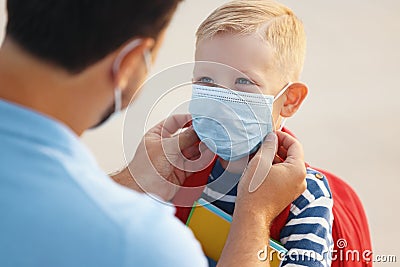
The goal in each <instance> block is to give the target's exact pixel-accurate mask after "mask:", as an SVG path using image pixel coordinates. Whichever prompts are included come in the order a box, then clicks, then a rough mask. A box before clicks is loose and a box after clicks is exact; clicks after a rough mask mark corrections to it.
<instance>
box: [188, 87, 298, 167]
mask: <svg viewBox="0 0 400 267" xmlns="http://www.w3.org/2000/svg"><path fill="white" fill-rule="evenodd" d="M291 84H292V83H288V84H287V85H286V86H285V87H284V88H283V89H282V90H281V91H280V92H279V94H278V95H277V96H276V97H274V96H273V95H263V94H254V93H247V92H240V91H233V90H229V89H225V88H219V87H209V86H204V85H198V84H193V86H192V99H191V101H190V104H189V112H190V113H191V115H192V120H193V121H192V124H193V128H194V130H195V131H196V133H197V135H198V137H199V138H200V140H201V141H202V142H203V143H205V145H207V147H208V148H209V149H210V150H211V151H212V152H214V153H215V154H217V155H218V156H219V157H221V158H222V159H224V160H228V161H235V160H238V159H241V158H243V157H246V156H248V155H250V154H251V153H253V152H255V151H256V150H257V149H258V147H259V146H260V145H261V143H262V142H263V140H264V138H265V137H266V136H267V135H268V133H270V132H272V131H273V130H274V129H273V119H272V108H273V103H274V101H275V100H276V99H277V98H279V97H280V96H281V95H282V94H283V93H284V92H285V91H286V89H287V88H288V87H289V86H290V85H291Z"/></svg>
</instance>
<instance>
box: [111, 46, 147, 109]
mask: <svg viewBox="0 0 400 267" xmlns="http://www.w3.org/2000/svg"><path fill="white" fill-rule="evenodd" d="M141 42H142V39H136V40H134V41H132V42H130V43H129V44H128V45H126V46H125V47H124V48H123V49H122V51H121V52H120V53H119V54H118V56H117V58H116V59H115V61H114V64H113V68H112V71H113V76H114V78H115V76H116V75H117V73H118V70H119V68H120V66H121V63H122V60H124V58H125V57H126V56H127V55H128V53H129V52H130V51H132V50H133V49H135V48H136V47H137V46H138V45H140V43H141ZM147 60H148V59H146V56H145V62H146V67H147V64H148V62H147ZM121 109H122V89H121V87H119V86H116V87H115V88H114V113H118V112H120V111H121Z"/></svg>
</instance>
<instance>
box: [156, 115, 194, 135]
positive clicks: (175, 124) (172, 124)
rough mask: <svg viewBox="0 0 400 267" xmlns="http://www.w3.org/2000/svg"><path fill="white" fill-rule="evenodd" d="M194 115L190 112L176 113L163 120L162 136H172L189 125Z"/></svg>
mask: <svg viewBox="0 0 400 267" xmlns="http://www.w3.org/2000/svg"><path fill="white" fill-rule="evenodd" d="M191 120H192V117H191V115H190V114H176V115H172V116H169V117H168V118H167V119H165V120H164V121H163V122H161V123H162V124H161V125H162V127H161V136H162V137H170V136H171V135H173V134H174V133H176V132H177V131H178V130H179V129H182V128H184V127H185V125H188V124H189V123H190V121H191Z"/></svg>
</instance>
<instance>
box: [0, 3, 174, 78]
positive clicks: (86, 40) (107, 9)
mask: <svg viewBox="0 0 400 267" xmlns="http://www.w3.org/2000/svg"><path fill="white" fill-rule="evenodd" d="M180 1H181V0H141V1H137V0H8V1H7V9H8V24H7V33H6V35H7V37H10V38H11V39H12V40H13V41H14V42H16V43H17V44H18V45H19V46H21V47H22V48H23V49H24V50H26V51H28V52H29V53H31V54H32V55H34V56H36V57H38V58H40V59H42V60H45V61H48V62H51V63H53V64H56V65H58V66H61V67H63V68H65V69H66V70H68V71H70V72H74V73H76V72H79V71H82V70H83V69H85V68H86V67H88V66H90V65H91V64H93V63H95V62H97V61H99V60H101V59H102V58H104V57H105V56H107V55H108V54H109V53H111V52H112V51H114V50H116V49H117V48H118V47H120V46H121V45H122V44H123V43H125V42H126V41H128V40H129V39H131V38H133V37H152V38H154V39H157V37H158V35H159V34H160V32H161V31H162V30H163V29H164V28H165V27H166V26H167V25H168V23H169V21H170V19H171V17H172V15H173V13H174V11H175V9H176V7H177V5H178V3H179V2H180Z"/></svg>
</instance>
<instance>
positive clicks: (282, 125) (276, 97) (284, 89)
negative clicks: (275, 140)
mask: <svg viewBox="0 0 400 267" xmlns="http://www.w3.org/2000/svg"><path fill="white" fill-rule="evenodd" d="M292 84H294V83H293V82H288V83H287V84H286V85H285V87H283V88H282V90H281V91H280V92H279V93H278V94H277V95H276V96H275V97H274V101H275V100H277V99H278V98H279V97H281V96H282V95H283V94H284V93H285V92H286V90H287V89H288V88H289V87H290V86H291V85H292ZM286 121H287V118H283V119H282V121H281V125H280V126H279V130H278V131H282V129H283V127H284V126H285V123H286Z"/></svg>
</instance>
